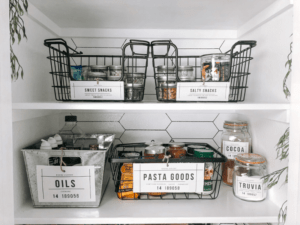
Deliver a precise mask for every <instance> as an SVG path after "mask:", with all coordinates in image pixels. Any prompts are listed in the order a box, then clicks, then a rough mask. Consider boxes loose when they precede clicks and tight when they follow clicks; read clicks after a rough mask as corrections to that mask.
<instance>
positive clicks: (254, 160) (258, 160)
mask: <svg viewBox="0 0 300 225" xmlns="http://www.w3.org/2000/svg"><path fill="white" fill-rule="evenodd" d="M235 159H236V160H237V161H238V162H241V163H244V164H251V165H254V164H262V163H265V162H266V158H265V157H263V156H262V155H259V154H254V153H242V154H238V155H237V156H236V158H235Z"/></svg>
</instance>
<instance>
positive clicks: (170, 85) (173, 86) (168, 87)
mask: <svg viewBox="0 0 300 225" xmlns="http://www.w3.org/2000/svg"><path fill="white" fill-rule="evenodd" d="M161 90H162V100H164V101H176V91H177V83H176V82H166V83H164V84H161Z"/></svg>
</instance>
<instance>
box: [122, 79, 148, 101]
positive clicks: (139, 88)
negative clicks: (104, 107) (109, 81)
mask: <svg viewBox="0 0 300 225" xmlns="http://www.w3.org/2000/svg"><path fill="white" fill-rule="evenodd" d="M124 87H125V101H142V100H143V97H144V87H143V85H141V84H133V85H132V84H129V83H127V84H125V85H124Z"/></svg>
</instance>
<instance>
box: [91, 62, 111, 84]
mask: <svg viewBox="0 0 300 225" xmlns="http://www.w3.org/2000/svg"><path fill="white" fill-rule="evenodd" d="M107 73H108V70H107V66H105V65H93V66H91V69H90V71H89V72H88V80H90V81H93V80H100V81H101V80H106V77H107Z"/></svg>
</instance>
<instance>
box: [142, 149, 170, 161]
mask: <svg viewBox="0 0 300 225" xmlns="http://www.w3.org/2000/svg"><path fill="white" fill-rule="evenodd" d="M144 156H145V159H155V158H156V157H157V158H158V159H163V158H164V156H165V147H164V146H148V147H146V148H145V151H144Z"/></svg>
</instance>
